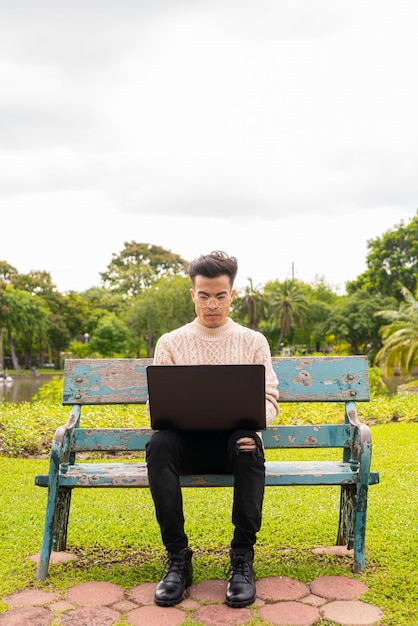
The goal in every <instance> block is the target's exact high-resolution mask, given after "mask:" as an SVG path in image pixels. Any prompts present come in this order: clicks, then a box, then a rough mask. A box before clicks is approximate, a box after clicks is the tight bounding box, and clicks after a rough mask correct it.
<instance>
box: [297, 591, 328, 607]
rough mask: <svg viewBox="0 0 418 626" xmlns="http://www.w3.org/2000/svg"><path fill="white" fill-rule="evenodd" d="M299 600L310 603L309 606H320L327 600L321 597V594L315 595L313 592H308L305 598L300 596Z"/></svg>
mask: <svg viewBox="0 0 418 626" xmlns="http://www.w3.org/2000/svg"><path fill="white" fill-rule="evenodd" d="M299 602H303V603H304V604H310V605H311V606H322V605H323V604H325V602H328V600H327V599H326V598H321V596H315V595H314V594H313V593H310V594H309V596H306V597H305V598H300V600H299Z"/></svg>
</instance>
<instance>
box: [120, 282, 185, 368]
mask: <svg viewBox="0 0 418 626" xmlns="http://www.w3.org/2000/svg"><path fill="white" fill-rule="evenodd" d="M193 318H194V307H193V302H192V299H191V297H190V280H189V279H188V278H185V277H183V276H163V277H162V278H160V279H159V281H158V282H157V283H156V284H155V285H154V286H153V287H151V288H150V289H147V290H146V291H145V292H144V293H143V294H142V295H141V296H139V297H137V298H135V299H132V305H131V308H130V309H129V310H128V311H127V313H126V317H125V321H126V324H127V326H128V327H129V328H130V329H131V333H132V335H133V337H134V341H135V345H136V353H137V355H138V356H139V352H140V349H141V347H142V346H143V347H145V349H146V354H147V356H149V357H152V356H153V353H154V347H155V344H156V341H157V339H158V338H159V337H160V336H161V335H162V334H163V333H166V332H169V331H170V330H174V329H175V328H178V327H180V326H182V325H183V324H186V323H187V322H190V321H192V319H193Z"/></svg>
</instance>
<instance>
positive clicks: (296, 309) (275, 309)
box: [269, 280, 308, 353]
mask: <svg viewBox="0 0 418 626" xmlns="http://www.w3.org/2000/svg"><path fill="white" fill-rule="evenodd" d="M269 301H270V309H271V319H272V321H274V322H275V323H277V325H278V326H279V328H280V335H279V339H278V341H277V347H276V353H279V351H280V346H281V344H282V341H283V339H284V338H285V337H287V336H288V335H290V333H291V331H292V326H293V325H294V324H296V323H299V322H301V321H302V319H303V317H304V315H305V312H306V309H307V306H308V305H307V301H306V298H305V294H304V292H303V289H302V288H301V286H300V285H298V283H297V281H295V280H285V281H284V282H283V283H279V282H278V283H275V285H274V286H273V288H272V289H271V290H270V291H269Z"/></svg>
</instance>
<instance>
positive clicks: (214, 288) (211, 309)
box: [190, 275, 235, 328]
mask: <svg viewBox="0 0 418 626" xmlns="http://www.w3.org/2000/svg"><path fill="white" fill-rule="evenodd" d="M190 293H191V296H192V298H193V302H194V303H195V311H196V315H197V319H198V322H199V323H200V324H202V326H206V327H207V328H218V327H219V326H223V324H226V321H227V318H228V313H229V309H230V306H231V302H232V299H233V297H234V295H235V289H231V284H230V282H229V277H228V276H226V275H222V276H218V277H217V278H206V276H195V279H194V285H193V289H190Z"/></svg>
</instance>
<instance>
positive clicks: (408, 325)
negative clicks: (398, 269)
mask: <svg viewBox="0 0 418 626" xmlns="http://www.w3.org/2000/svg"><path fill="white" fill-rule="evenodd" d="M400 288H401V293H402V295H403V297H404V299H405V302H404V303H402V304H401V306H400V307H399V310H398V311H379V312H378V313H376V315H378V316H380V317H382V318H383V319H385V320H386V321H388V322H389V324H388V325H386V326H382V328H381V329H380V335H381V337H382V341H383V347H382V348H381V349H380V350H379V352H378V353H377V354H376V362H377V363H378V365H379V366H380V367H381V368H382V370H383V371H384V373H385V374H386V375H390V374H392V373H393V368H394V367H395V366H399V369H400V372H401V374H402V375H404V376H411V374H412V369H413V367H414V366H416V365H418V288H417V290H416V293H415V296H414V295H413V294H412V292H411V291H409V289H407V288H406V287H405V286H403V285H401V286H400Z"/></svg>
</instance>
